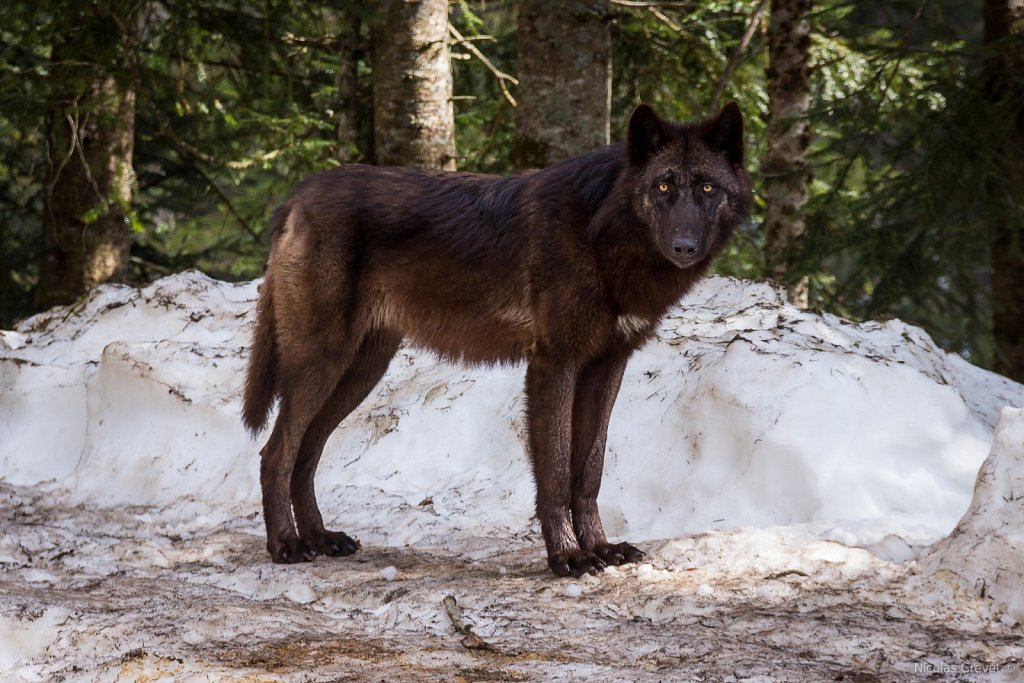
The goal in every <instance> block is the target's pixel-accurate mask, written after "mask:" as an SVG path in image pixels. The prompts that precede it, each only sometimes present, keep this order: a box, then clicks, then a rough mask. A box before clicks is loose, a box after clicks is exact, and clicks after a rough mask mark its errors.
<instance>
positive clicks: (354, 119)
mask: <svg viewBox="0 0 1024 683" xmlns="http://www.w3.org/2000/svg"><path fill="white" fill-rule="evenodd" d="M337 21H338V78H337V81H336V82H337V85H338V103H337V106H336V110H335V119H336V120H337V122H338V160H339V161H341V162H342V163H346V162H349V161H355V160H356V159H357V158H358V157H359V156H360V152H362V153H364V154H365V151H366V150H360V147H359V116H358V113H357V106H356V105H357V103H358V92H357V85H358V72H359V53H360V52H361V51H362V46H361V45H360V38H359V29H360V24H361V22H360V20H359V12H357V11H356V10H355V9H354V8H353V7H346V8H344V9H342V10H339V12H338V17H337Z"/></svg>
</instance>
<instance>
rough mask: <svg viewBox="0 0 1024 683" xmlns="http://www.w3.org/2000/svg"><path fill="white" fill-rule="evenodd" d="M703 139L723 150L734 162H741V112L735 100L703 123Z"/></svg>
mask: <svg viewBox="0 0 1024 683" xmlns="http://www.w3.org/2000/svg"><path fill="white" fill-rule="evenodd" d="M704 140H706V141H707V143H708V144H709V145H711V146H712V147H714V148H715V149H720V150H722V151H723V152H725V156H726V158H727V159H728V160H729V161H731V162H732V163H734V164H742V163H743V114H741V113H740V108H739V105H737V104H736V103H735V102H730V103H729V104H727V105H725V106H724V107H722V111H720V112H718V113H717V114H715V116H713V117H712V118H710V119H708V120H707V122H706V123H705V124H704Z"/></svg>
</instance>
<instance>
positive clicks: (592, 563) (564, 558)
mask: <svg viewBox="0 0 1024 683" xmlns="http://www.w3.org/2000/svg"><path fill="white" fill-rule="evenodd" d="M548 566H549V567H551V571H553V572H554V573H555V574H557V575H558V576H575V577H576V578H579V577H581V576H583V575H584V574H599V573H601V572H602V571H604V568H605V567H607V566H608V563H607V562H605V561H604V560H602V559H601V558H600V557H598V556H597V555H595V554H594V553H588V552H587V551H586V550H576V551H573V552H567V553H555V554H554V555H550V556H549V557H548Z"/></svg>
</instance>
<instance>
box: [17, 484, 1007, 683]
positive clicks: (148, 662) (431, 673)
mask: <svg viewBox="0 0 1024 683" xmlns="http://www.w3.org/2000/svg"><path fill="white" fill-rule="evenodd" d="M414 512H416V511H404V512H403V511H401V510H400V511H397V512H394V515H393V516H394V519H393V520H392V522H393V523H402V520H403V515H407V514H413V513H414ZM379 514H380V515H381V516H382V518H387V515H388V512H387V511H386V510H381V511H380V513H379ZM0 518H2V519H4V520H5V522H4V529H3V535H2V541H0V671H4V670H7V673H4V674H3V676H2V677H3V680H45V681H49V680H54V681H113V680H133V681H157V680H175V681H192V680H217V681H388V682H393V681H417V682H422V681H554V680H565V681H575V680H579V681H583V680H593V679H602V680H615V681H913V680H967V681H975V680H977V681H982V680H984V681H1003V680H1007V681H1009V680H1022V679H1024V676H1021V675H1020V674H1019V672H1018V670H1017V667H1018V666H1019V665H1020V664H1021V663H1022V660H1024V642H1022V640H1021V636H1020V630H1019V627H1012V626H1008V625H1005V624H1003V623H1001V622H1000V621H998V620H996V619H993V618H992V617H991V615H990V614H988V610H987V607H986V604H985V601H984V600H983V599H981V598H976V597H974V596H972V595H970V594H969V593H965V592H963V591H959V590H957V589H956V588H955V587H953V586H952V585H951V584H950V585H945V584H944V582H943V581H942V579H941V577H939V578H938V579H934V578H933V579H927V580H926V579H924V578H923V577H920V576H917V575H916V565H915V563H913V562H909V563H904V564H892V563H888V562H885V561H882V560H879V559H877V558H875V557H873V556H871V555H870V554H869V553H867V552H866V551H863V550H860V549H850V548H846V547H844V546H839V545H837V544H834V543H826V542H823V541H819V540H816V539H813V538H810V537H806V536H800V535H799V534H795V533H790V532H789V531H787V530H780V531H772V530H738V531H730V532H714V533H710V534H705V535H697V536H688V537H685V538H680V539H674V540H671V541H664V542H661V543H657V544H646V546H645V548H646V550H647V551H648V558H647V561H646V562H644V563H642V564H639V565H636V566H631V567H628V568H616V569H611V570H609V571H607V572H606V573H605V574H604V575H602V576H600V577H585V578H583V579H578V580H572V579H556V578H554V577H553V576H551V575H550V574H549V573H548V571H547V568H546V565H545V563H544V559H543V543H542V542H541V541H540V539H539V534H537V532H536V529H535V528H533V529H529V530H526V531H525V532H524V533H522V534H520V535H518V536H516V535H509V536H505V537H500V535H497V534H495V535H491V536H487V537H480V536H473V535H472V534H469V533H467V532H463V531H462V530H460V529H454V528H446V527H445V526H444V520H439V521H438V522H437V529H436V531H437V533H436V534H435V535H434V536H432V537H431V539H429V540H428V542H427V543H426V544H417V545H415V546H408V547H388V546H382V545H375V544H374V543H373V542H372V541H373V539H374V534H373V533H372V532H371V533H370V534H369V536H368V537H364V539H363V543H364V549H363V550H362V551H361V552H360V553H358V554H357V555H355V556H353V557H350V558H344V559H325V558H319V559H318V560H317V561H315V562H313V563H309V564H303V565H297V566H276V565H273V564H271V563H270V562H269V561H268V558H267V556H266V553H265V550H264V546H263V537H262V528H261V522H260V520H259V519H257V518H255V517H254V516H248V517H246V518H239V519H234V520H230V521H228V522H225V523H209V524H208V523H203V522H202V520H198V521H196V523H194V524H182V523H181V522H180V521H177V520H176V521H169V520H168V519H166V518H165V514H164V513H163V512H162V511H160V510H156V509H148V508H132V509H127V510H125V509H117V510H111V509H92V508H85V507H80V506H69V505H66V504H62V502H61V498H60V495H59V491H51V492H49V493H39V492H36V491H32V490H27V489H23V488H18V487H12V486H6V485H5V486H2V487H0ZM368 541H369V542H368ZM447 596H451V597H453V598H454V600H455V604H456V607H455V608H454V609H446V608H445V607H444V606H443V602H444V601H445V598H446V597H447ZM449 604H451V601H449ZM453 623H458V624H460V625H462V626H463V629H462V632H457V631H456V628H455V626H454V625H453Z"/></svg>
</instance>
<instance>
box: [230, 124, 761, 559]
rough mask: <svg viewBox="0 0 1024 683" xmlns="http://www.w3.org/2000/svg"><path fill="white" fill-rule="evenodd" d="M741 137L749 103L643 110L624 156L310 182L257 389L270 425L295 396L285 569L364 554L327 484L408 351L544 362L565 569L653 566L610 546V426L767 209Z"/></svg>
mask: <svg viewBox="0 0 1024 683" xmlns="http://www.w3.org/2000/svg"><path fill="white" fill-rule="evenodd" d="M742 128H743V124H742V120H741V118H740V113H739V109H738V108H737V107H736V106H735V104H730V105H728V106H726V107H725V108H724V109H723V110H722V111H721V112H720V113H719V114H718V115H717V116H715V117H713V118H712V119H709V120H707V121H704V122H699V123H694V124H688V125H678V124H673V123H669V122H665V121H662V120H661V119H659V118H658V117H657V116H656V115H655V114H654V112H653V111H652V110H651V109H650V108H649V107H647V106H645V105H640V106H639V107H638V108H637V110H636V111H635V112H634V113H633V115H632V117H631V118H630V123H629V137H628V140H627V142H626V143H625V144H624V145H621V144H620V145H612V146H609V147H606V148H604V149H600V150H597V151H596V152H593V153H591V154H587V155H584V156H580V157H575V158H573V159H568V160H566V161H563V162H560V163H557V164H554V165H552V166H550V167H548V168H545V169H543V170H540V171H536V172H532V173H526V174H521V175H515V176H510V177H495V176H485V175H475V174H469V173H444V172H432V171H422V170H413V169H405V168H378V167H372V166H361V165H348V166H343V167H341V168H337V169H334V170H331V171H327V172H325V173H321V174H317V175H314V176H311V177H310V178H308V179H306V180H305V181H304V182H303V183H301V184H300V185H299V186H298V188H297V189H296V190H295V192H294V193H293V194H292V195H291V197H290V198H289V199H288V200H287V201H286V202H285V203H284V204H283V206H281V208H280V209H279V210H278V211H277V213H276V214H275V215H274V219H273V244H272V247H271V252H270V257H269V259H268V264H267V273H266V279H265V281H264V283H263V286H262V288H261V291H260V300H259V307H258V316H257V322H256V330H255V335H254V338H253V351H252V356H251V359H250V365H249V376H248V380H247V383H246V389H245V409H244V418H245V423H246V425H248V427H249V429H251V430H252V431H253V432H256V431H258V430H259V429H260V428H262V427H263V425H264V424H265V423H266V420H267V415H268V413H269V411H270V407H271V405H272V403H273V401H274V399H275V398H280V413H279V415H278V418H277V422H276V424H275V425H274V430H273V433H272V434H271V436H270V440H269V441H268V442H267V444H266V446H265V447H264V448H263V451H262V466H261V481H262V485H263V506H264V513H265V515H266V523H267V547H268V549H269V551H270V554H271V557H272V558H273V559H274V561H275V562H296V561H300V560H310V559H312V558H313V557H315V556H316V555H317V554H326V555H347V554H350V553H352V552H355V550H356V549H357V548H358V542H357V541H355V540H353V539H351V538H349V537H348V536H347V535H345V534H344V533H341V532H331V531H327V530H326V529H325V528H324V525H323V520H322V519H321V516H320V511H319V508H318V506H317V502H316V497H315V494H314V490H313V476H314V473H315V471H316V467H317V463H318V462H319V459H320V454H321V451H322V450H323V445H324V442H325V441H326V440H327V437H328V436H329V435H330V433H331V432H332V431H333V430H334V428H335V427H336V426H337V425H338V424H339V423H340V422H341V421H342V420H343V419H344V418H345V416H346V415H348V414H349V413H350V412H351V411H352V410H353V409H354V408H356V406H358V405H359V403H360V402H361V401H362V400H363V399H364V398H365V397H366V395H367V394H368V393H369V392H370V391H371V390H372V389H373V387H374V386H375V385H376V384H377V382H378V380H379V379H380V378H381V376H382V375H383V374H384V372H385V370H386V369H387V367H388V363H389V362H390V360H391V357H392V356H393V355H394V353H395V352H396V350H397V349H398V347H399V344H400V343H401V342H402V340H403V339H408V340H409V341H410V342H412V343H413V344H415V345H417V346H421V347H425V348H429V349H433V350H434V351H436V352H437V353H438V354H440V355H441V356H443V357H445V358H448V359H451V360H455V361H461V362H466V363H485V364H486V363H516V362H519V361H523V360H526V361H527V362H528V366H527V370H526V397H527V409H526V418H527V424H528V427H529V435H530V443H529V454H530V457H531V460H532V464H533V470H534V475H535V479H536V484H537V515H538V517H539V519H540V522H541V528H542V530H543V533H544V540H545V543H546V544H547V552H548V562H549V564H550V566H551V568H552V570H553V571H554V572H555V573H556V574H560V575H568V574H575V575H577V576H578V575H580V574H582V573H584V572H594V571H598V570H600V569H602V568H603V567H604V566H605V565H606V564H607V563H612V564H619V563H622V562H631V561H635V560H636V559H638V558H640V557H642V556H643V553H641V552H640V551H639V550H637V549H636V548H635V547H633V546H632V545H630V544H628V543H618V544H610V543H608V541H607V539H606V538H605V534H604V530H603V529H602V526H601V519H600V517H599V515H598V509H597V494H598V490H599V489H600V485H601V472H602V468H603V461H604V448H605V436H606V433H607V427H608V418H609V416H610V414H611V410H612V406H613V404H614V402H615V397H616V394H617V393H618V389H619V383H620V380H621V378H622V373H623V370H624V369H625V366H626V361H627V359H628V358H629V357H630V355H631V354H632V353H633V352H634V351H635V350H636V349H637V348H638V347H640V346H641V345H642V344H643V343H644V342H645V341H647V339H648V338H650V337H651V335H652V334H653V333H654V329H655V327H656V324H657V322H658V320H659V319H660V318H661V316H662V315H664V313H665V312H666V310H667V309H668V307H669V306H671V305H672V304H673V303H675V302H676V301H678V300H679V298H680V297H681V296H682V295H683V294H684V293H685V292H686V291H687V290H688V289H690V287H691V286H692V285H693V284H694V283H695V282H696V281H697V280H698V279H699V278H700V277H701V276H702V275H703V273H704V272H705V271H706V269H707V267H708V265H709V264H710V262H711V260H712V258H713V257H714V256H715V255H716V254H717V253H718V252H719V251H720V250H721V249H722V247H723V246H724V245H725V243H726V240H727V238H728V237H729V234H730V232H731V231H732V229H733V228H734V226H736V225H737V224H738V223H739V222H740V221H741V220H743V218H744V217H745V216H746V215H747V213H748V211H749V208H750V201H751V192H750V181H749V178H748V177H747V174H746V171H745V170H744V168H743V142H742V140H743V131H742ZM705 185H708V186H709V187H710V191H705V190H706V189H708V188H706V187H705ZM293 512H294V514H293Z"/></svg>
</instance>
